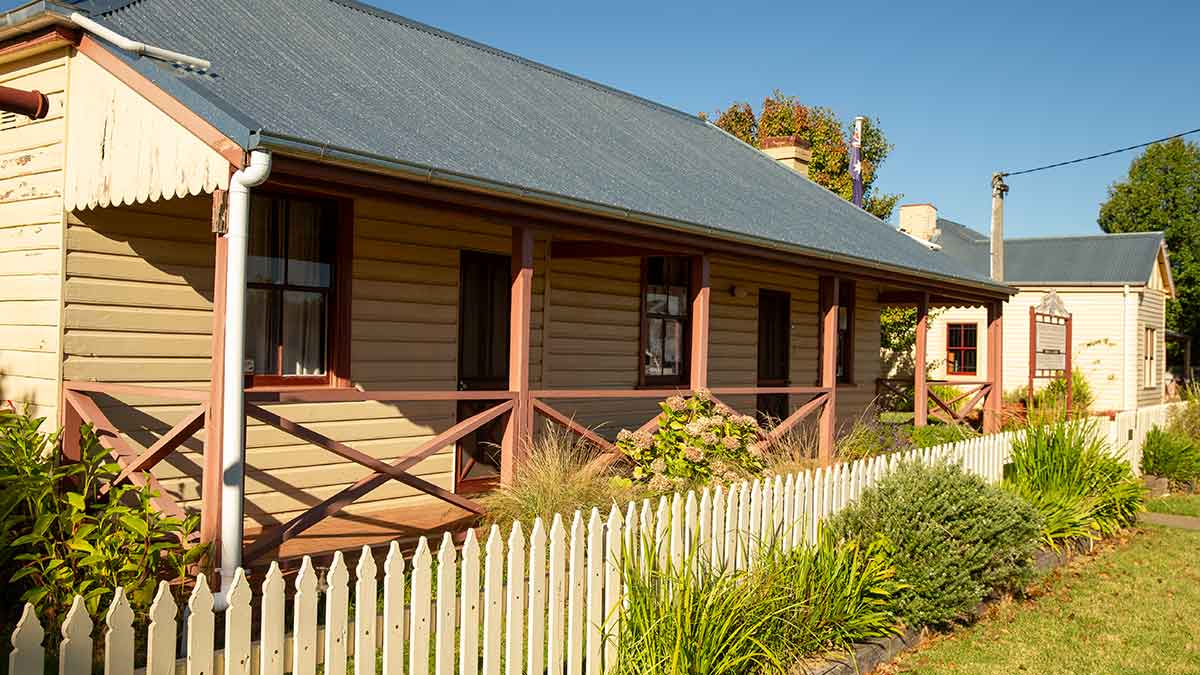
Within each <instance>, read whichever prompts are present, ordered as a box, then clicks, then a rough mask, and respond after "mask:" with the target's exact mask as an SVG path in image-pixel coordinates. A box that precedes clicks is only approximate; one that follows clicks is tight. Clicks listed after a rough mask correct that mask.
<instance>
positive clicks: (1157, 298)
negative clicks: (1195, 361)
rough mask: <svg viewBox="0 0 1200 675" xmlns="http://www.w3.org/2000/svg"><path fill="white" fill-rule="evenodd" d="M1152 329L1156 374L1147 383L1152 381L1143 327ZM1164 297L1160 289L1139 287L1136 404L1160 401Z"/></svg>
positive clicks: (1162, 378) (1162, 367)
mask: <svg viewBox="0 0 1200 675" xmlns="http://www.w3.org/2000/svg"><path fill="white" fill-rule="evenodd" d="M1147 328H1153V329H1154V330H1155V336H1156V337H1155V345H1154V349H1155V352H1156V353H1155V359H1154V369H1155V371H1156V373H1155V377H1154V379H1153V380H1152V381H1153V383H1154V384H1153V385H1151V386H1146V383H1147V381H1151V380H1150V379H1149V377H1148V374H1147V372H1146V368H1147V364H1146V360H1145V357H1146V339H1145V329H1147ZM1165 328H1166V298H1165V296H1164V294H1163V292H1162V291H1160V290H1156V289H1153V288H1147V289H1145V290H1144V291H1142V294H1141V298H1140V300H1139V302H1138V330H1137V334H1136V335H1137V363H1138V366H1137V373H1138V377H1137V384H1136V386H1137V403H1138V407H1139V408H1140V407H1143V406H1151V405H1158V404H1160V403H1162V401H1163V387H1164V383H1163V380H1164V377H1165V374H1166V363H1167V352H1166V349H1167V347H1166V331H1165Z"/></svg>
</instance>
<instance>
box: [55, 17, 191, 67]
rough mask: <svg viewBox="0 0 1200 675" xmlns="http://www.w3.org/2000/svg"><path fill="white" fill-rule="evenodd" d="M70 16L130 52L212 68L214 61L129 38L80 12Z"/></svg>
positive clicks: (79, 23)
mask: <svg viewBox="0 0 1200 675" xmlns="http://www.w3.org/2000/svg"><path fill="white" fill-rule="evenodd" d="M70 18H71V23H73V24H75V25H76V26H79V27H80V28H82V29H84V30H86V31H87V32H89V33H92V34H94V35H97V36H99V37H101V38H104V40H105V41H106V42H111V43H112V44H114V45H116V46H117V47H118V48H120V49H123V50H125V51H127V52H130V53H131V54H137V55H139V56H149V57H150V58H152V59H158V60H159V61H167V62H168V63H176V64H179V65H181V66H188V67H189V68H192V69H194V70H209V69H211V68H212V62H210V61H206V60H204V59H200V58H196V57H195V56H189V55H187V54H181V53H179V52H173V51H171V50H170V49H163V48H162V47H155V46H153V45H148V44H146V43H145V42H138V41H137V40H133V39H130V38H127V37H125V36H124V35H121V34H120V33H118V32H116V31H115V30H112V29H111V28H108V27H105V26H103V25H101V24H99V23H97V22H96V21H93V20H92V19H89V18H88V17H86V16H84V15H82V14H80V13H79V12H72V13H71V17H70Z"/></svg>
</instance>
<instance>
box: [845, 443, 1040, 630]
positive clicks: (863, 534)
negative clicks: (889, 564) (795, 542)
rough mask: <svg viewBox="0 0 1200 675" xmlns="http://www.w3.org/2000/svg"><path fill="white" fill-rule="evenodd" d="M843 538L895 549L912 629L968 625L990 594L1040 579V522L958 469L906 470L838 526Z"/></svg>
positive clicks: (900, 601)
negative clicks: (1036, 567)
mask: <svg viewBox="0 0 1200 675" xmlns="http://www.w3.org/2000/svg"><path fill="white" fill-rule="evenodd" d="M830 528H831V529H832V530H833V532H834V534H835V535H836V536H838V537H839V538H842V539H849V540H857V541H870V540H872V539H874V538H876V537H878V536H883V537H886V538H887V539H888V540H889V541H891V543H892V545H893V546H894V547H895V557H894V560H895V563H896V568H897V580H898V581H899V582H900V583H902V584H904V586H905V588H903V589H902V590H899V591H898V592H897V594H896V596H895V600H896V604H897V613H898V615H899V616H900V617H902V618H903V619H904V620H905V621H906V622H907V623H908V624H909V625H914V626H917V625H933V626H945V625H948V624H952V623H954V622H956V621H960V620H962V619H964V618H966V617H968V616H969V613H970V612H971V611H972V610H973V609H974V608H975V607H976V606H977V605H978V604H979V603H980V602H981V601H982V600H983V599H984V598H985V597H987V596H988V595H989V594H990V593H993V592H996V591H1006V590H1015V589H1018V588H1020V587H1021V586H1022V585H1023V584H1025V583H1026V582H1027V581H1028V580H1029V579H1030V578H1031V576H1032V571H1033V554H1034V552H1035V550H1036V548H1037V542H1038V533H1039V532H1040V531H1041V523H1040V518H1039V516H1038V514H1037V512H1036V511H1034V510H1033V509H1032V508H1031V507H1030V506H1029V505H1028V504H1026V503H1025V502H1024V501H1022V500H1021V499H1019V498H1017V497H1015V496H1013V495H1011V494H1009V493H1007V492H1005V491H1003V490H1000V489H998V488H994V487H992V486H990V485H988V484H986V483H985V482H984V481H983V480H982V479H981V478H979V477H977V476H975V475H973V474H969V473H967V472H966V471H964V470H963V469H962V468H961V467H959V466H958V465H956V464H947V463H938V464H935V465H933V466H926V465H922V464H920V463H916V462H906V463H901V464H899V465H898V466H897V467H896V469H895V470H894V471H893V472H892V473H890V474H888V475H887V476H885V477H883V478H882V479H881V480H880V481H879V482H878V483H876V484H875V485H874V486H872V487H871V488H869V489H867V490H865V491H864V492H863V494H862V496H861V497H860V499H859V500H858V501H857V502H855V503H853V504H851V505H850V506H848V507H847V508H846V509H845V510H844V511H843V512H842V513H840V514H838V516H836V517H835V518H834V519H833V520H832V521H831V523H830Z"/></svg>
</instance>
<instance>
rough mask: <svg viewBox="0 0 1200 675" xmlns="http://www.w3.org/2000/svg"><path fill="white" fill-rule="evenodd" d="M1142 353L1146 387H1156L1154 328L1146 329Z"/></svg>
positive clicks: (1156, 341)
mask: <svg viewBox="0 0 1200 675" xmlns="http://www.w3.org/2000/svg"><path fill="white" fill-rule="evenodd" d="M1143 344H1144V346H1143V349H1144V353H1143V354H1142V363H1143V366H1144V367H1145V369H1146V377H1145V381H1146V386H1147V387H1157V386H1158V330H1157V329H1155V328H1147V329H1146V339H1145V342H1144V343H1143Z"/></svg>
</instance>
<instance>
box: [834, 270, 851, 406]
mask: <svg viewBox="0 0 1200 675" xmlns="http://www.w3.org/2000/svg"><path fill="white" fill-rule="evenodd" d="M854 291H855V289H854V282H853V281H846V280H845V279H843V280H842V282H841V283H840V284H838V321H837V323H838V338H837V343H838V347H837V381H838V382H842V383H844V384H853V382H854V296H855V292H854Z"/></svg>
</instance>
